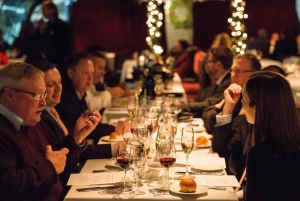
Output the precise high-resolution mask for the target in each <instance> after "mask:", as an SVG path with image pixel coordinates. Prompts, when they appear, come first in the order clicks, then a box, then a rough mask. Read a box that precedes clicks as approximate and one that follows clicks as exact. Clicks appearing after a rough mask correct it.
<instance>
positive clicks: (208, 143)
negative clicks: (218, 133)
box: [195, 140, 211, 148]
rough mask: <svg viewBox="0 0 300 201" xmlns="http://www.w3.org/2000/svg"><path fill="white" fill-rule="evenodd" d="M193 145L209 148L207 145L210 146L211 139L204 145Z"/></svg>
mask: <svg viewBox="0 0 300 201" xmlns="http://www.w3.org/2000/svg"><path fill="white" fill-rule="evenodd" d="M195 147H196V148H209V147H211V141H210V140H208V142H207V144H206V145H197V144H195Z"/></svg>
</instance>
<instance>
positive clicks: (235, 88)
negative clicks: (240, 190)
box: [203, 53, 261, 179]
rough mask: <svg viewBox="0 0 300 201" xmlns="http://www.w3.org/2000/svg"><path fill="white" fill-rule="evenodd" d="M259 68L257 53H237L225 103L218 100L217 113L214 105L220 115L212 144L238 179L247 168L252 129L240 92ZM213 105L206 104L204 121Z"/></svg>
mask: <svg viewBox="0 0 300 201" xmlns="http://www.w3.org/2000/svg"><path fill="white" fill-rule="evenodd" d="M260 69H261V64H260V62H259V60H258V59H257V57H256V56H255V55H252V54H249V53H246V54H243V55H237V56H235V58H234V60H233V64H232V66H231V69H230V71H231V83H232V84H231V85H230V86H229V87H228V88H227V89H226V90H225V91H224V101H223V102H222V104H223V105H222V104H219V105H220V106H219V107H220V108H221V113H219V114H217V110H216V109H217V108H214V109H215V114H217V115H215V119H216V125H215V127H214V128H213V133H214V136H213V138H212V148H213V150H214V151H216V152H217V153H218V154H219V155H220V157H225V160H226V163H227V169H226V171H227V173H228V174H234V175H235V176H236V177H237V178H238V179H239V178H241V176H242V174H243V171H244V169H245V165H246V164H245V163H246V155H247V152H248V150H249V148H250V147H251V144H250V136H251V131H252V126H251V125H250V124H249V123H247V121H246V118H245V115H244V111H243V110H242V104H241V99H242V97H241V92H242V87H243V86H244V85H245V83H246V81H247V80H248V78H249V76H250V75H251V73H252V72H254V71H258V70H260ZM209 109H211V110H210V111H209ZM214 109H213V108H207V110H206V111H205V113H204V115H203V119H205V121H207V117H208V113H209V112H212V110H214ZM211 117H212V116H211ZM206 125H207V122H206Z"/></svg>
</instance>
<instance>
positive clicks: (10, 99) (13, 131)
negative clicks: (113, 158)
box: [0, 63, 100, 201]
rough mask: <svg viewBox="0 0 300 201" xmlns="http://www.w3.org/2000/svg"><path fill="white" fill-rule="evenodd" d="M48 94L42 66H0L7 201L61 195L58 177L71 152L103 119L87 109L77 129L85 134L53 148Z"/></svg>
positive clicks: (0, 169) (0, 187)
mask: <svg viewBox="0 0 300 201" xmlns="http://www.w3.org/2000/svg"><path fill="white" fill-rule="evenodd" d="M46 96H47V93H46V87H45V82H44V74H43V72H42V71H41V70H39V69H37V68H36V67H34V66H32V65H29V64H26V63H13V64H10V65H7V66H5V67H2V68H0V153H1V157H0V192H1V199H2V200H28V201H29V200H60V199H62V197H61V196H62V190H63V189H62V185H61V182H60V180H59V177H58V176H59V174H61V173H62V172H63V171H64V170H65V168H66V167H67V166H66V159H67V154H68V157H69V156H70V154H72V151H73V149H75V148H74V146H75V145H76V143H77V144H80V143H82V142H83V140H84V138H85V137H86V136H87V135H88V134H89V133H90V132H91V131H92V130H93V129H94V128H95V126H96V125H97V124H98V122H99V118H100V114H99V113H94V114H93V115H91V116H88V111H86V113H85V114H83V115H82V116H81V117H80V119H79V120H78V127H77V128H75V129H74V131H73V132H74V133H76V132H82V133H83V135H82V138H80V139H77V140H76V142H74V143H73V144H74V146H71V145H70V146H69V147H70V149H68V148H65V147H64V144H63V143H61V144H53V145H52V146H50V144H51V143H50V141H49V133H48V130H47V128H46V127H45V126H44V124H43V123H41V122H40V120H41V114H42V111H43V110H44V108H45V106H46V100H45V98H46ZM70 144H71V143H70ZM76 146H78V145H76ZM52 147H53V150H52Z"/></svg>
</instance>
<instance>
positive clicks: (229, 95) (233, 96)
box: [222, 84, 242, 115]
mask: <svg viewBox="0 0 300 201" xmlns="http://www.w3.org/2000/svg"><path fill="white" fill-rule="evenodd" d="M241 93H242V87H241V86H240V85H238V84H231V85H229V87H228V88H227V89H225V91H224V99H225V105H224V107H223V112H222V114H224V115H227V114H231V113H232V111H233V108H234V106H235V105H236V103H237V102H238V101H239V99H240V96H241Z"/></svg>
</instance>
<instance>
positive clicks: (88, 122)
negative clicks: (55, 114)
mask: <svg viewBox="0 0 300 201" xmlns="http://www.w3.org/2000/svg"><path fill="white" fill-rule="evenodd" d="M101 118H102V117H101V115H100V113H99V111H98V110H94V111H93V113H92V115H90V116H89V111H88V110H86V111H84V112H83V113H82V115H81V116H80V117H79V118H78V119H77V121H76V124H75V128H74V139H75V142H76V143H77V144H81V143H82V141H83V140H84V139H85V138H86V137H87V136H88V135H89V134H90V133H91V132H92V131H93V130H94V129H95V128H96V126H97V125H98V123H99V121H100V120H101Z"/></svg>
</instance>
